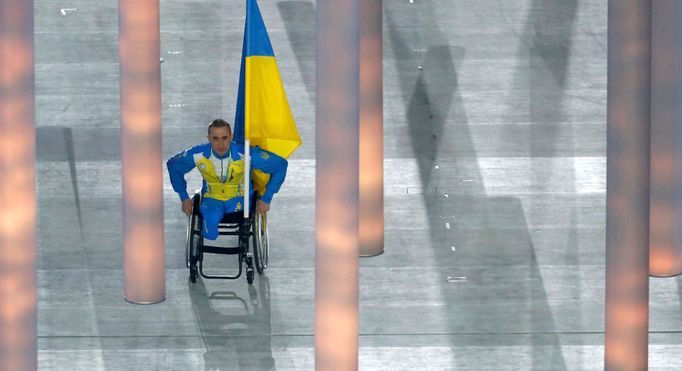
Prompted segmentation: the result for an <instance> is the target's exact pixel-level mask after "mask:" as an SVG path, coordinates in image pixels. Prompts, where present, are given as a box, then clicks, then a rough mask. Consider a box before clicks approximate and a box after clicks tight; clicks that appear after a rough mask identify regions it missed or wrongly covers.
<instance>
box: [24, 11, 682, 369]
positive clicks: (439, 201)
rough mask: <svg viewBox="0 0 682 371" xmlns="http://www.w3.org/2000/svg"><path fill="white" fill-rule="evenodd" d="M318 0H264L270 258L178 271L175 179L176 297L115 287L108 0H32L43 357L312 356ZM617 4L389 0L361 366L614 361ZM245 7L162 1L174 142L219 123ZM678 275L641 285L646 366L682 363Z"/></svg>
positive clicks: (302, 362) (198, 137) (172, 271)
mask: <svg viewBox="0 0 682 371" xmlns="http://www.w3.org/2000/svg"><path fill="white" fill-rule="evenodd" d="M314 4H315V3H314V2H313V1H309V0H303V1H263V0H261V1H260V7H261V11H262V13H263V17H264V19H265V22H266V24H267V27H268V30H269V33H270V38H271V40H272V43H273V45H274V48H275V53H276V54H277V58H278V64H279V67H280V70H281V74H282V77H283V79H284V83H285V86H286V89H287V93H288V96H289V100H290V103H291V107H292V109H293V111H294V116H295V118H296V120H297V123H298V127H299V130H300V132H301V135H302V138H303V145H302V147H301V148H300V149H299V150H298V151H297V152H296V153H295V154H294V155H293V156H292V158H291V162H290V166H289V169H290V170H289V174H288V178H287V181H286V183H285V185H284V187H283V189H282V190H281V192H280V193H279V194H278V195H277V196H276V198H275V200H274V202H273V204H272V212H271V222H270V228H271V231H270V232H271V233H270V237H271V241H272V252H271V264H270V267H269V268H268V270H267V275H266V276H263V277H260V278H259V279H257V281H256V282H255V284H254V286H253V288H249V287H248V285H247V284H246V282H245V281H244V280H239V281H232V282H225V281H200V282H198V283H197V284H194V285H193V284H191V283H189V282H188V279H187V276H188V272H187V269H186V268H185V267H184V256H183V254H184V240H185V222H186V221H185V218H184V216H183V215H182V214H181V213H180V204H179V202H178V201H179V200H178V198H177V196H176V195H175V194H174V193H173V192H172V190H171V188H170V184H169V182H168V179H167V178H166V179H165V190H164V197H165V227H166V229H165V237H166V255H165V256H166V263H165V264H166V283H167V298H166V300H165V301H164V302H162V303H160V304H156V305H149V306H139V305H133V304H129V303H127V302H125V301H124V300H123V272H122V221H121V187H120V161H119V157H120V135H119V121H118V120H119V118H118V104H119V103H118V102H119V101H118V94H119V93H118V71H119V70H118V49H117V30H118V24H117V2H116V1H115V0H99V1H87V0H70V1H68V2H55V1H49V0H36V1H35V14H36V22H35V29H36V37H35V43H36V63H37V64H36V92H37V99H36V112H37V125H38V128H37V135H38V138H37V139H38V173H37V174H38V202H39V214H38V217H39V232H38V254H39V260H38V268H39V285H40V286H39V313H38V317H39V328H38V331H39V363H40V369H41V370H116V371H118V370H271V369H276V370H310V369H312V368H313V364H314V352H313V334H314V329H313V309H314V297H313V284H314V256H315V240H314V233H313V232H314V176H315V173H314V168H315V143H314V128H315V122H314V92H315V81H314V79H315V72H314V59H315V50H314V45H315V42H314V40H315V30H314V19H315V5H314ZM606 15H607V8H606V0H585V1H577V0H509V1H493V0H458V1H452V0H414V1H412V0H384V58H385V59H384V73H385V77H384V102H385V110H384V118H385V123H384V131H385V151H384V152H385V157H386V162H385V180H386V184H385V190H386V208H385V214H386V248H385V253H384V254H383V255H381V256H378V257H374V258H370V259H362V260H361V261H360V264H361V288H360V289H361V301H360V315H361V328H360V345H361V348H360V359H359V362H360V368H361V369H362V370H390V371H396V370H531V369H532V370H588V369H594V370H598V369H602V368H603V330H604V309H603V308H604V218H605V211H604V210H605V208H604V207H605V157H604V156H605V144H606V138H605V136H606V123H605V122H606V109H605V105H606ZM243 17H244V2H243V1H241V0H221V1H217V0H204V1H196V0H162V1H161V31H162V45H161V54H162V57H163V64H162V79H163V116H164V119H163V130H164V138H163V139H164V152H165V154H164V155H165V156H170V155H171V154H173V153H175V152H177V151H180V150H182V149H184V148H186V147H189V146H191V145H194V144H197V143H200V142H202V141H204V140H205V134H204V133H205V126H206V124H207V123H208V122H209V121H210V120H212V119H214V118H217V117H223V118H226V119H227V120H229V121H232V119H233V117H234V106H235V101H236V93H237V78H238V72H239V58H240V55H241V45H242V33H243V27H244V21H243ZM159 166H161V164H159ZM191 183H192V184H193V187H196V184H197V175H196V174H193V175H192V182H191ZM210 263H211V264H212V266H213V267H215V268H225V267H231V266H233V262H231V261H227V260H224V259H220V258H218V259H213V260H211V262H210ZM681 282H682V281H681V279H680V278H666V279H663V278H657V279H651V306H650V308H651V315H650V328H651V331H652V333H651V337H650V342H651V345H650V365H651V369H661V370H662V369H670V370H678V369H681V368H682V333H681V331H682V302H681V301H680V296H681V295H682V284H681Z"/></svg>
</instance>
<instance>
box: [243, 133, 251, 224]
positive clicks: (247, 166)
mask: <svg viewBox="0 0 682 371" xmlns="http://www.w3.org/2000/svg"><path fill="white" fill-rule="evenodd" d="M244 127H245V128H246V124H245V125H244ZM244 131H246V130H244ZM244 137H246V135H244ZM249 142H250V141H249V140H248V139H244V173H245V174H244V218H248V217H249V201H251V200H250V198H251V197H249V196H250V192H249V191H250V185H251V181H250V180H251V147H250V143H249Z"/></svg>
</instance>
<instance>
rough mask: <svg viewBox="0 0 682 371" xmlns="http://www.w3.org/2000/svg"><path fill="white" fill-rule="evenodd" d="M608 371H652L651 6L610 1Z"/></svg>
mask: <svg viewBox="0 0 682 371" xmlns="http://www.w3.org/2000/svg"><path fill="white" fill-rule="evenodd" d="M608 11H609V15H608V87H607V93H608V98H607V148H606V152H607V158H606V308H605V313H606V328H605V340H604V345H605V354H604V357H605V360H604V364H605V369H606V370H625V371H627V370H633V371H634V370H646V369H647V354H648V353H647V348H648V341H649V338H648V328H649V168H650V167H649V166H650V162H649V149H650V142H649V140H650V135H649V134H650V111H651V110H650V99H651V78H650V75H651V63H650V58H651V38H650V35H651V0H628V1H623V0H609V2H608Z"/></svg>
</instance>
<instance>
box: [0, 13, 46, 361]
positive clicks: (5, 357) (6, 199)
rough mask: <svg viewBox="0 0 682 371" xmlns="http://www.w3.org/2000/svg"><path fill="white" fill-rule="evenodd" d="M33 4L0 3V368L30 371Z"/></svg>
mask: <svg viewBox="0 0 682 371" xmlns="http://www.w3.org/2000/svg"><path fill="white" fill-rule="evenodd" d="M33 45H34V43H33V1H32V0H23V1H17V0H0V369H2V370H7V371H20V370H21V371H24V370H36V369H37V363H38V361H37V360H38V356H37V354H38V353H37V346H36V344H37V333H36V302H37V291H36V233H35V225H36V194H35V192H36V188H35V183H36V177H35V164H36V161H35V151H36V146H35V98H34V97H35V94H34V72H33V71H34V46H33Z"/></svg>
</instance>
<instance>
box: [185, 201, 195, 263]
mask: <svg viewBox="0 0 682 371" xmlns="http://www.w3.org/2000/svg"><path fill="white" fill-rule="evenodd" d="M195 219H196V216H195V215H194V214H192V215H190V216H188V217H187V242H186V244H185V264H186V265H187V268H189V267H190V260H191V259H190V257H191V256H192V242H193V241H192V240H193V237H194V233H192V232H193V226H194V224H195Z"/></svg>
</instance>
